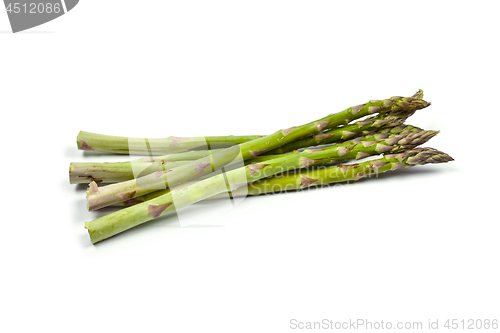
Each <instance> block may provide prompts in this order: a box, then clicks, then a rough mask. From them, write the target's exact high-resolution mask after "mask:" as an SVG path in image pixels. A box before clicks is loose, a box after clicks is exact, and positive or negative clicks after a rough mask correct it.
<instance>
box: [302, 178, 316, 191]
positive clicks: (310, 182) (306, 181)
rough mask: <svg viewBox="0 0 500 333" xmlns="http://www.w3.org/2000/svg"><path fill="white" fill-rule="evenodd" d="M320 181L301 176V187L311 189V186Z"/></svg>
mask: <svg viewBox="0 0 500 333" xmlns="http://www.w3.org/2000/svg"><path fill="white" fill-rule="evenodd" d="M318 180H319V179H314V178H309V177H306V176H300V187H302V188H306V187H309V186H311V185H313V184H314V183H316V182H318Z"/></svg>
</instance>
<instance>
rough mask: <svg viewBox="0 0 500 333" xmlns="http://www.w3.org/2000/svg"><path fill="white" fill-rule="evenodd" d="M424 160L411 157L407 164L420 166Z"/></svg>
mask: <svg viewBox="0 0 500 333" xmlns="http://www.w3.org/2000/svg"><path fill="white" fill-rule="evenodd" d="M422 160H423V158H422V157H418V156H411V157H408V159H407V160H406V163H407V164H418V163H419V162H420V161H422Z"/></svg>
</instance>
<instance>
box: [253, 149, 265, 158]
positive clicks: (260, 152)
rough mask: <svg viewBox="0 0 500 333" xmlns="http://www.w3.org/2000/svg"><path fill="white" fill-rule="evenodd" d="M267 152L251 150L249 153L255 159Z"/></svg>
mask: <svg viewBox="0 0 500 333" xmlns="http://www.w3.org/2000/svg"><path fill="white" fill-rule="evenodd" d="M266 150H267V148H265V149H261V150H251V151H250V154H251V155H252V156H253V157H257V156H259V155H260V154H262V153H263V152H265V151H266Z"/></svg>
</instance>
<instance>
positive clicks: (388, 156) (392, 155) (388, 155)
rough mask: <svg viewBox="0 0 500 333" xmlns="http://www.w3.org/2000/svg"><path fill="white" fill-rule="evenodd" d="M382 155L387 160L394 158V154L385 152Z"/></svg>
mask: <svg viewBox="0 0 500 333" xmlns="http://www.w3.org/2000/svg"><path fill="white" fill-rule="evenodd" d="M384 157H385V158H386V159H388V160H391V159H393V158H395V157H396V154H386V155H384Z"/></svg>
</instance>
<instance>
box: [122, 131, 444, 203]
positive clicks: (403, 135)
mask: <svg viewBox="0 0 500 333" xmlns="http://www.w3.org/2000/svg"><path fill="white" fill-rule="evenodd" d="M438 133H439V131H424V130H422V129H421V128H418V127H416V126H412V125H404V126H396V127H393V128H387V129H383V130H380V131H378V132H374V133H370V135H368V136H365V137H362V138H359V139H356V140H351V141H350V142H347V143H344V144H338V145H335V146H332V147H329V148H323V149H310V150H305V151H304V152H302V153H300V152H299V151H294V152H290V153H286V154H281V155H269V156H258V157H256V158H254V159H251V160H249V161H248V162H251V163H262V162H266V161H269V160H273V159H276V158H282V157H287V156H294V157H295V158H300V157H306V158H309V159H313V158H314V156H311V155H310V153H311V152H313V153H316V152H318V151H321V150H325V153H324V155H325V156H326V157H323V158H318V154H314V155H315V156H316V162H315V163H314V166H320V165H329V164H334V163H339V162H342V161H344V160H349V159H361V158H365V157H368V156H372V155H378V154H379V152H378V151H379V150H382V149H381V148H377V146H374V144H373V142H376V143H377V144H382V145H387V146H392V147H391V151H392V152H396V151H400V150H404V149H410V148H413V147H416V146H418V145H421V144H423V143H425V142H427V141H428V140H430V139H431V138H432V137H434V136H435V135H437V134H438ZM365 146H368V147H365ZM342 147H344V148H342ZM351 147H354V148H353V149H352V150H350V151H349V153H348V154H346V155H343V156H341V155H342V154H339V153H338V151H340V150H343V149H351ZM370 147H371V148H370ZM385 149H387V148H385ZM251 163H249V164H251ZM180 186H184V185H180ZM174 188H175V187H174ZM169 191H170V190H169V189H165V190H160V191H155V192H152V193H149V194H145V195H142V196H139V197H136V198H133V199H130V200H126V201H123V202H119V203H116V204H113V206H131V205H135V204H137V203H141V202H144V201H147V200H150V199H152V198H156V197H158V196H160V195H163V194H166V193H169Z"/></svg>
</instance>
